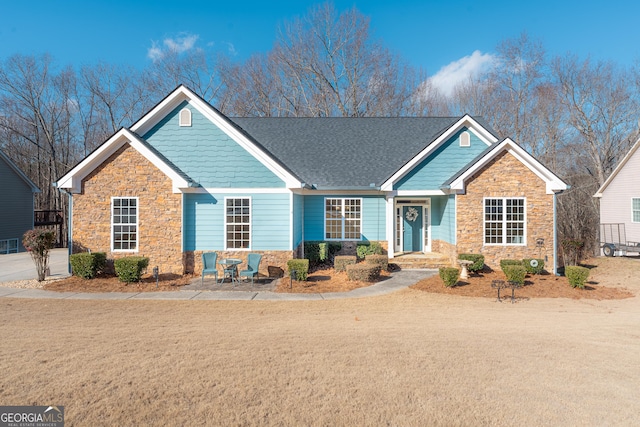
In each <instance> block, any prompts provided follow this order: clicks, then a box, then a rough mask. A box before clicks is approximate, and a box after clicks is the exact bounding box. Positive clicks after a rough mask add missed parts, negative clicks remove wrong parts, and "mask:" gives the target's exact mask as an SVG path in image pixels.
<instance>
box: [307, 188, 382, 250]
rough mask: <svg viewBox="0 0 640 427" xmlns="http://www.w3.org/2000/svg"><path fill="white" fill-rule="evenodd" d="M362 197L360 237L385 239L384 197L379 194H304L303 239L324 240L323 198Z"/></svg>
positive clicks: (364, 238)
mask: <svg viewBox="0 0 640 427" xmlns="http://www.w3.org/2000/svg"><path fill="white" fill-rule="evenodd" d="M327 197H329V198H356V199H362V239H363V240H386V238H385V227H386V215H385V197H384V196H382V195H380V196H345V195H339V196H305V198H304V239H305V240H306V241H310V240H325V238H324V200H325V198H327Z"/></svg>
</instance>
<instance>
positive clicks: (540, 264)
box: [522, 258, 544, 274]
mask: <svg viewBox="0 0 640 427" xmlns="http://www.w3.org/2000/svg"><path fill="white" fill-rule="evenodd" d="M531 261H537V263H538V265H537V266H535V267H534V266H532V265H531ZM522 263H523V264H524V268H526V269H527V273H529V274H540V273H542V271H543V270H544V260H543V259H541V258H525V259H523V260H522ZM534 264H535V263H534Z"/></svg>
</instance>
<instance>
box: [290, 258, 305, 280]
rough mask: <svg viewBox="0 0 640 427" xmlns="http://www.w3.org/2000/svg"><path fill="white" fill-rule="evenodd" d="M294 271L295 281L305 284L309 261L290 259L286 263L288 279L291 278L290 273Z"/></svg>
mask: <svg viewBox="0 0 640 427" xmlns="http://www.w3.org/2000/svg"><path fill="white" fill-rule="evenodd" d="M293 270H295V271H296V280H300V281H303V282H306V280H307V275H308V274H309V260H308V259H290V260H289V261H287V271H288V272H289V277H291V272H292V271H293Z"/></svg>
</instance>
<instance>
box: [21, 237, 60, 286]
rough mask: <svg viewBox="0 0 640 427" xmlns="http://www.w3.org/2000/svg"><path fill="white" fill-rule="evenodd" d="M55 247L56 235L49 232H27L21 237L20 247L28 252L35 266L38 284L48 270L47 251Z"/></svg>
mask: <svg viewBox="0 0 640 427" xmlns="http://www.w3.org/2000/svg"><path fill="white" fill-rule="evenodd" d="M55 245H56V235H55V233H54V232H53V231H50V230H35V229H34V230H28V231H27V232H25V233H24V234H23V235H22V246H24V248H25V249H26V250H27V251H29V254H30V255H31V259H33V262H34V263H35V264H36V273H37V274H38V282H42V281H43V280H44V279H45V276H46V274H47V269H48V268H49V251H50V250H51V249H53V248H54V246H55Z"/></svg>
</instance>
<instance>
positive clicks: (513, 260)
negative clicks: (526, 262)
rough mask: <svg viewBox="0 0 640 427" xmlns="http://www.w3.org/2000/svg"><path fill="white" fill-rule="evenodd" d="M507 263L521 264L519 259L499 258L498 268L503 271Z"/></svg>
mask: <svg viewBox="0 0 640 427" xmlns="http://www.w3.org/2000/svg"><path fill="white" fill-rule="evenodd" d="M507 265H522V260H521V259H501V260H500V268H501V269H502V271H503V272H504V267H505V266H507Z"/></svg>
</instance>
